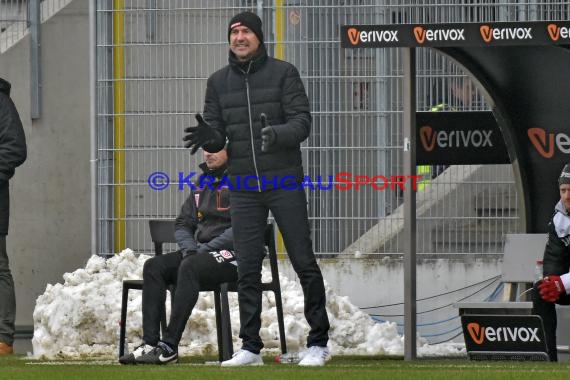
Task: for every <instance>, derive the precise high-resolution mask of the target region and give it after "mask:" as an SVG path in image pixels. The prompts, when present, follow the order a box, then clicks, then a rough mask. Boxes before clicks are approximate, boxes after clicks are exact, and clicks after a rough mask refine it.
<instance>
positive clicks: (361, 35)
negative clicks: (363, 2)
mask: <svg viewBox="0 0 570 380" xmlns="http://www.w3.org/2000/svg"><path fill="white" fill-rule="evenodd" d="M346 33H347V35H348V42H350V44H351V45H353V46H356V45H359V44H361V43H374V42H398V31H397V30H368V31H366V30H358V29H356V28H348V29H347V31H346Z"/></svg>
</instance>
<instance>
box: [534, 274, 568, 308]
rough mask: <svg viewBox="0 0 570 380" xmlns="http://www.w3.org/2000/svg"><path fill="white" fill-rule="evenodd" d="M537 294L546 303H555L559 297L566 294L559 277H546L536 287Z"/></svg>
mask: <svg viewBox="0 0 570 380" xmlns="http://www.w3.org/2000/svg"><path fill="white" fill-rule="evenodd" d="M538 293H539V294H540V297H541V298H542V299H543V300H545V301H546V302H556V301H558V298H560V295H562V294H565V293H566V289H565V288H564V284H563V283H562V280H561V279H560V276H546V277H544V279H543V280H542V282H541V283H540V284H539V285H538Z"/></svg>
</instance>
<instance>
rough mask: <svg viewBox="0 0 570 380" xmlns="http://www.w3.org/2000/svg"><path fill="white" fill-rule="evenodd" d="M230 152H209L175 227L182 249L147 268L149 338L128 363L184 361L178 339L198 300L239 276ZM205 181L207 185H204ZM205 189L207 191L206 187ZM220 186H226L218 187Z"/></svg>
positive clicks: (145, 308)
mask: <svg viewBox="0 0 570 380" xmlns="http://www.w3.org/2000/svg"><path fill="white" fill-rule="evenodd" d="M227 159H228V158H227V155H226V151H225V150H222V151H220V152H218V153H208V152H204V161H205V162H204V163H203V164H201V165H200V168H201V169H202V170H203V171H204V173H203V174H202V175H201V176H200V180H199V183H198V184H197V186H196V187H197V188H198V190H199V191H192V192H191V194H190V196H189V197H188V198H187V199H186V201H185V202H184V204H183V205H182V210H181V211H180V215H179V216H178V218H176V223H175V232H174V235H175V237H176V241H177V243H178V246H179V248H180V249H179V250H178V251H176V252H171V253H167V254H165V255H160V256H155V257H152V258H150V259H148V260H147V261H146V262H145V264H144V268H143V280H144V283H143V296H142V297H143V299H142V312H143V337H142V341H143V342H142V344H141V345H140V346H138V347H137V348H136V349H135V350H134V351H133V352H132V353H130V354H127V355H124V356H122V357H120V358H119V362H120V363H122V364H167V363H173V362H176V361H178V344H179V343H180V339H181V338H182V333H183V332H184V328H185V327H186V322H187V321H188V318H189V317H190V314H191V313H192V309H193V308H194V305H195V304H196V302H197V301H198V295H199V293H200V289H202V288H205V287H214V286H216V285H218V284H220V283H224V282H233V281H236V280H237V269H236V262H235V256H234V254H233V252H232V250H233V234H232V228H231V221H230V213H229V210H228V207H229V200H228V199H227V198H228V196H227V195H228V194H226V193H227V192H226V191H222V189H220V186H219V185H220V183H221V181H222V180H223V178H224V176H225V174H226V168H227ZM200 183H203V184H204V186H203V189H201V188H202V187H201V186H200ZM200 189H201V190H200ZM218 190H220V191H218ZM170 285H176V292H175V296H174V300H173V303H172V310H171V313H170V321H169V322H168V326H167V328H166V331H165V332H164V336H163V337H162V339H161V338H160V320H161V317H162V313H163V312H164V302H165V299H166V289H167V288H168V286H170Z"/></svg>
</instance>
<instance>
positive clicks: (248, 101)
mask: <svg viewBox="0 0 570 380" xmlns="http://www.w3.org/2000/svg"><path fill="white" fill-rule="evenodd" d="M250 69H251V61H250V62H249V65H248V66H247V72H244V74H245V92H246V95H247V113H248V116H249V132H250V137H251V139H250V142H251V153H252V157H253V167H254V169H255V177H256V178H257V191H258V192H259V193H260V192H261V181H260V179H259V170H258V169H257V160H256V158H255V144H254V139H253V122H252V120H251V102H250V98H249V81H248V76H249V70H250ZM242 71H243V70H242Z"/></svg>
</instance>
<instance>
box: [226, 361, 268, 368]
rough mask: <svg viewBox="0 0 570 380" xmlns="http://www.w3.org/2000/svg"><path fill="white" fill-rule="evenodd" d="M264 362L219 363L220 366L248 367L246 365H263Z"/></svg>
mask: <svg viewBox="0 0 570 380" xmlns="http://www.w3.org/2000/svg"><path fill="white" fill-rule="evenodd" d="M263 364H264V363H263V362H261V363H247V364H224V363H222V364H220V366H222V367H248V366H260V365H263Z"/></svg>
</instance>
